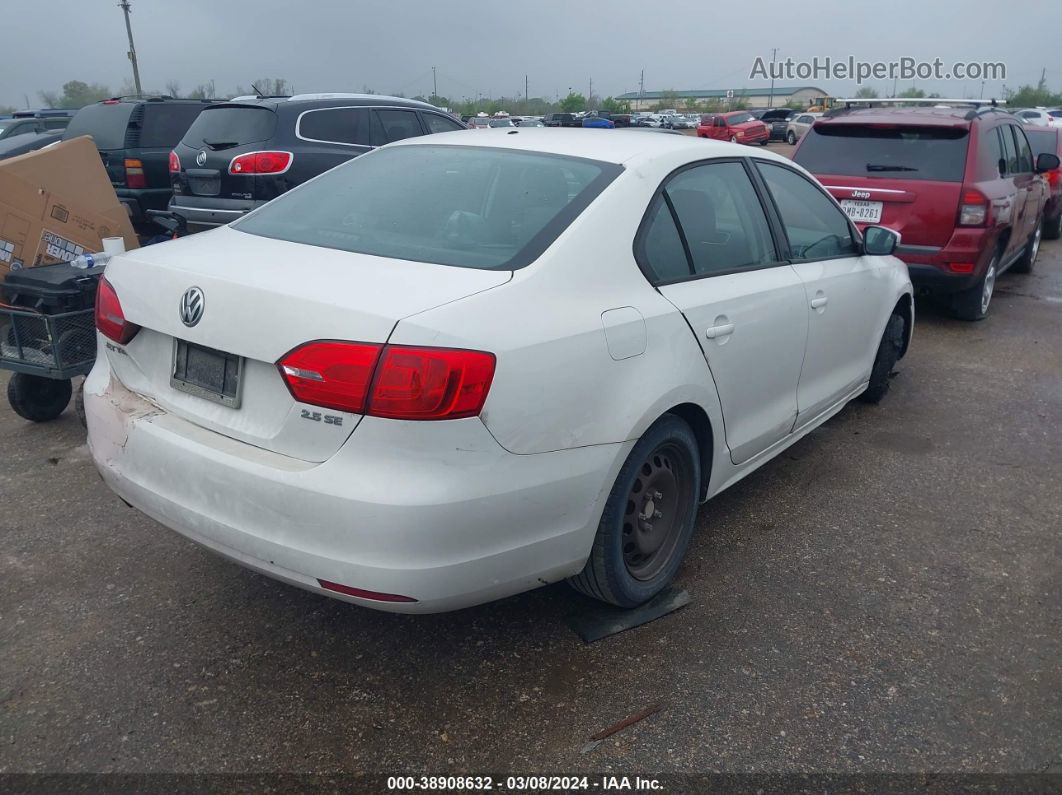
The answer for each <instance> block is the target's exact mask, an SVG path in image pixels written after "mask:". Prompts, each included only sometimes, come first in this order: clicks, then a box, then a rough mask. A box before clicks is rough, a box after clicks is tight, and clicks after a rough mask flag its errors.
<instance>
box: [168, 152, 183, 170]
mask: <svg viewBox="0 0 1062 795" xmlns="http://www.w3.org/2000/svg"><path fill="white" fill-rule="evenodd" d="M170 173H171V174H179V173H181V158H179V157H177V153H176V152H174V151H173V150H172V149H171V150H170Z"/></svg>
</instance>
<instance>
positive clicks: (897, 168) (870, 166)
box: [867, 163, 918, 171]
mask: <svg viewBox="0 0 1062 795" xmlns="http://www.w3.org/2000/svg"><path fill="white" fill-rule="evenodd" d="M867 171H918V169H917V168H912V167H911V166H883V165H879V164H878V163H867Z"/></svg>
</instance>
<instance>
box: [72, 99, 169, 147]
mask: <svg viewBox="0 0 1062 795" xmlns="http://www.w3.org/2000/svg"><path fill="white" fill-rule="evenodd" d="M135 107H136V105H135V104H134V103H132V102H116V103H114V104H113V105H108V104H104V103H102V102H99V103H97V104H95V105H86V106H85V107H83V108H82V109H81V110H79V111H78V112H77V114H76V115H75V116H74V118H73V119H71V120H70V124H69V125H68V126H67V128H66V132H64V133H63V140H64V141H69V140H70V139H71V138H77V137H79V136H82V135H91V136H92V139H93V141H95V142H96V148H97V149H124V148H125V130H126V127H127V126H128V125H129V117H130V116H131V115H132V113H133V108H135ZM174 143H176V141H175V142H174Z"/></svg>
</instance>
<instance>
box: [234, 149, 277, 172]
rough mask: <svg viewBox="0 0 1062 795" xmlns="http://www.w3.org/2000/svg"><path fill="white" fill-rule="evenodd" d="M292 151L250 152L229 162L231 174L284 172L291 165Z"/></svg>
mask: <svg viewBox="0 0 1062 795" xmlns="http://www.w3.org/2000/svg"><path fill="white" fill-rule="evenodd" d="M292 158H293V156H292V154H291V152H248V153H247V154H245V155H237V156H236V157H234V158H232V162H231V163H229V173H230V174H282V173H284V172H285V171H287V170H288V169H289V168H290V167H291V161H292Z"/></svg>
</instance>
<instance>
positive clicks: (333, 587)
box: [317, 580, 417, 602]
mask: <svg viewBox="0 0 1062 795" xmlns="http://www.w3.org/2000/svg"><path fill="white" fill-rule="evenodd" d="M317 582H318V583H320V585H321V587H322V588H324V589H325V590H327V591H335V592H336V593H343V594H346V595H347V596H356V597H358V598H359V599H372V600H373V601H374V602H415V601H417V600H416V599H414V598H413V597H412V596H401V595H399V594H396V593H380V592H379V591H366V590H365V589H364V588H352V587H350V586H349V585H340V584H339V583H337V582H329V581H328V580H318V581H317Z"/></svg>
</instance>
